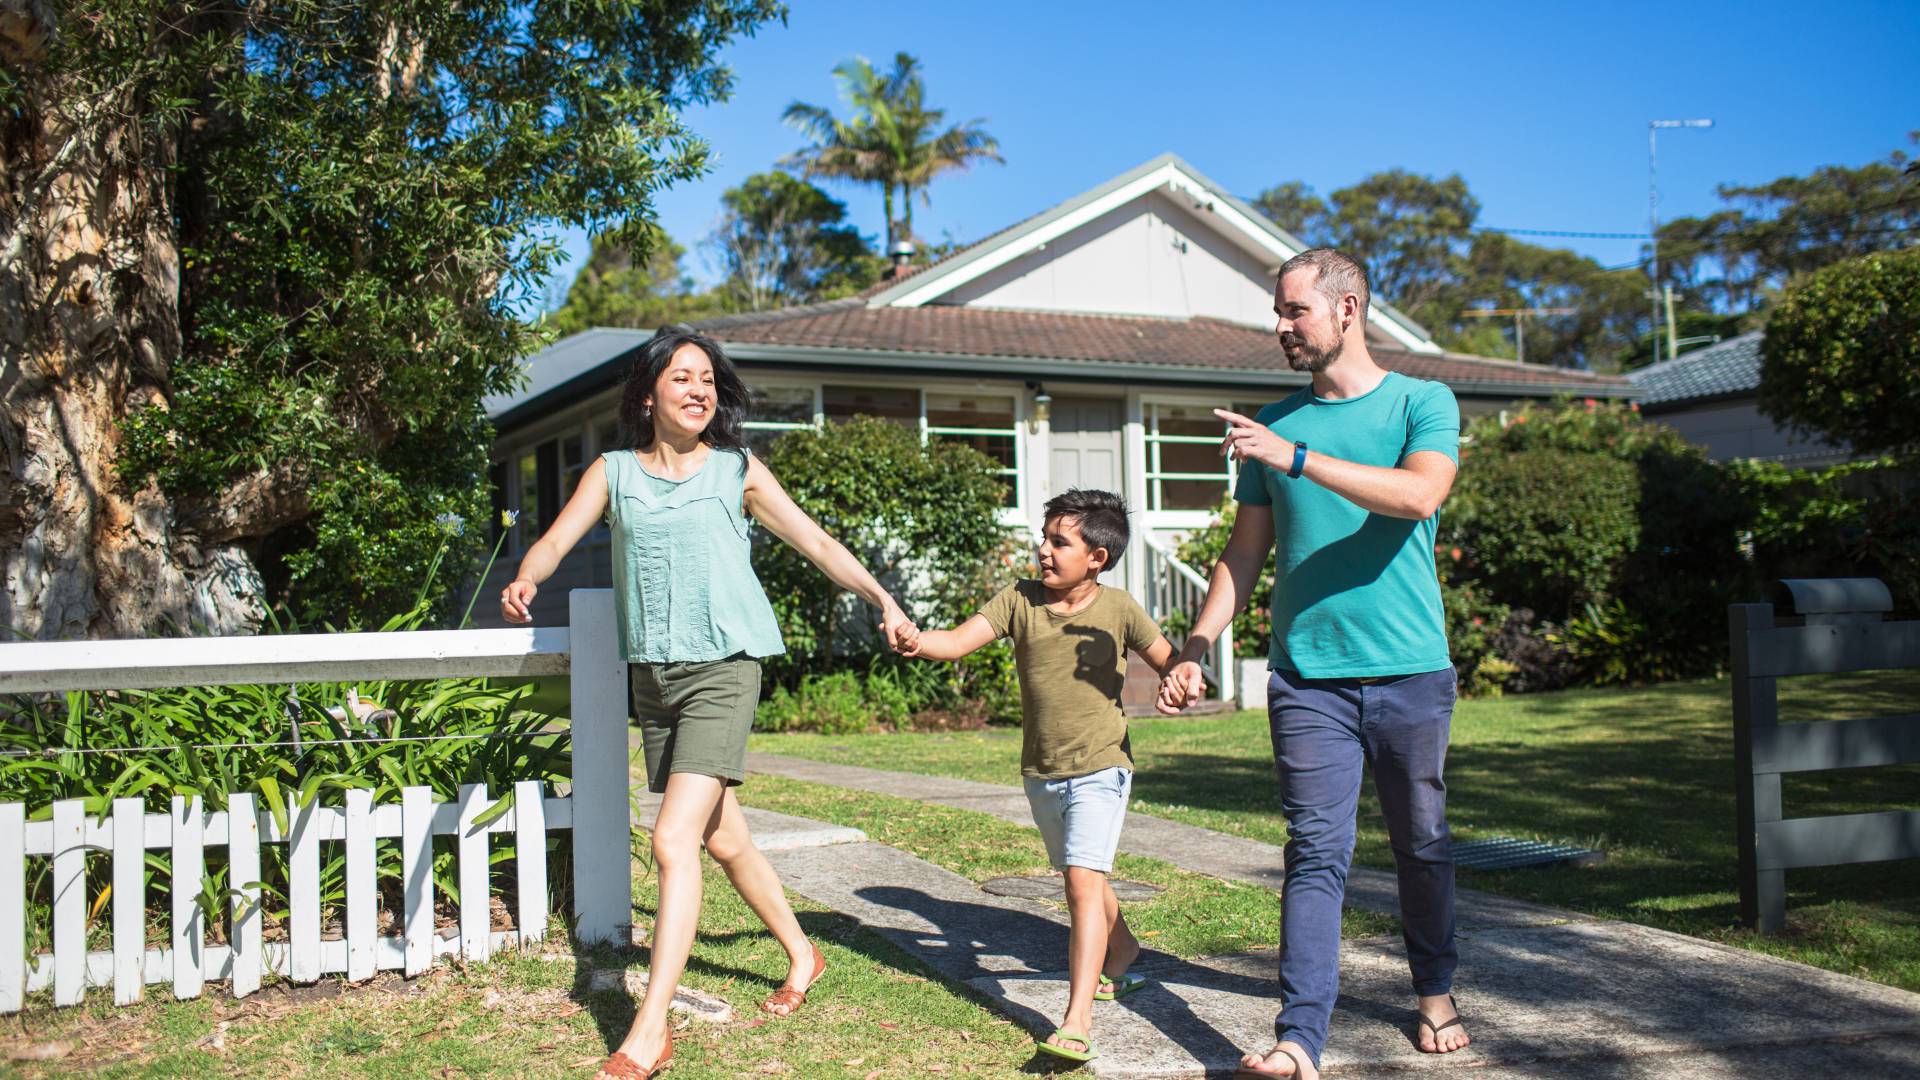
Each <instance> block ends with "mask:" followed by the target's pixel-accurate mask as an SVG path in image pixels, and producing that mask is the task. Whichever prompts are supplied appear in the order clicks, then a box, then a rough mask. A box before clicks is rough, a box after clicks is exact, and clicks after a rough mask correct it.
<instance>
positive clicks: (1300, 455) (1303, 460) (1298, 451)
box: [1287, 442, 1307, 480]
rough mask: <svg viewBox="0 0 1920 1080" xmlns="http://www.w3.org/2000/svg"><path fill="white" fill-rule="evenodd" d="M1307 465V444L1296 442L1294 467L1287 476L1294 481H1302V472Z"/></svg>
mask: <svg viewBox="0 0 1920 1080" xmlns="http://www.w3.org/2000/svg"><path fill="white" fill-rule="evenodd" d="M1306 465H1307V444H1306V443H1303V442H1296V443H1294V444H1293V467H1292V468H1290V469H1288V470H1287V476H1288V477H1289V478H1291V479H1294V480H1298V479H1300V470H1301V469H1303V468H1306Z"/></svg>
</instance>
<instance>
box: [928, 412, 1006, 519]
mask: <svg viewBox="0 0 1920 1080" xmlns="http://www.w3.org/2000/svg"><path fill="white" fill-rule="evenodd" d="M926 418H927V424H926V432H927V438H929V439H950V440H952V441H954V442H963V443H966V444H967V445H968V446H971V447H973V448H974V449H975V450H978V451H980V452H981V453H983V454H985V455H987V456H988V457H990V458H992V459H993V460H995V461H997V462H999V463H1000V483H1001V485H1002V487H1003V489H1004V492H1003V494H1002V495H1001V504H1002V505H1003V506H1012V505H1014V504H1015V503H1016V502H1017V501H1018V496H1017V493H1018V491H1019V487H1020V459H1019V444H1020V439H1019V433H1018V431H1017V430H1016V429H1015V427H1014V419H1013V399H1012V398H1011V397H994V396H990V395H985V394H939V393H934V392H932V391H929V392H928V393H927V411H926Z"/></svg>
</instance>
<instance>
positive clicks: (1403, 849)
mask: <svg viewBox="0 0 1920 1080" xmlns="http://www.w3.org/2000/svg"><path fill="white" fill-rule="evenodd" d="M1455 692H1456V685H1455V678H1454V672H1453V669H1452V668H1447V669H1445V670H1442V671H1429V672H1425V673H1423V674H1419V675H1402V676H1390V677H1387V678H1383V679H1367V680H1360V679H1303V678H1301V677H1300V676H1299V675H1298V674H1297V673H1295V672H1291V671H1274V672H1273V673H1272V675H1271V676H1270V677H1269V679H1268V680H1267V720H1268V726H1269V728H1270V730H1271V732H1272V735H1273V760H1274V768H1275V770H1276V771H1277V772H1278V774H1279V778H1280V808H1281V811H1282V813H1284V814H1285V815H1286V819H1287V854H1286V860H1287V867H1286V887H1285V889H1284V890H1283V892H1282V893H1281V916H1280V1001H1281V1008H1282V1011H1281V1013H1280V1016H1279V1018H1278V1019H1277V1020H1276V1021H1274V1031H1275V1033H1276V1034H1277V1035H1278V1036H1279V1038H1280V1039H1282V1040H1291V1041H1293V1042H1295V1043H1298V1044H1299V1045H1300V1046H1303V1047H1305V1048H1306V1050H1307V1052H1308V1053H1309V1054H1311V1055H1312V1056H1313V1061H1314V1064H1315V1066H1316V1067H1317V1066H1318V1065H1319V1063H1320V1051H1321V1049H1322V1048H1323V1047H1325V1046H1326V1042H1327V1023H1328V1021H1329V1019H1330V1018H1331V1017H1332V1015H1333V1003H1334V1000H1335V999H1336V998H1337V997H1339V994H1340V904H1341V900H1342V897H1343V896H1344V894H1345V893H1346V886H1347V867H1348V866H1349V865H1350V864H1351V863H1352V861H1353V845H1354V834H1355V822H1356V819H1357V816H1358V808H1359V802H1360V780H1361V774H1362V772H1364V771H1365V769H1367V768H1368V767H1371V768H1372V770H1373V782H1374V787H1375V789H1376V790H1377V791H1378V792H1379V795H1380V809H1381V811H1382V812H1383V814H1384V816H1385V817H1386V821H1387V835H1388V837H1389V838H1390V839H1391V840H1392V843H1393V858H1394V864H1395V866H1396V867H1397V868H1398V870H1399V877H1400V923H1401V931H1402V934H1403V935H1404V937H1405V939H1406V943H1407V961H1408V966H1409V967H1411V968H1412V969H1413V989H1414V992H1415V993H1417V994H1423V995H1425V994H1444V993H1447V992H1448V991H1449V990H1450V989H1451V988H1452V986H1453V969H1454V964H1455V962H1456V960H1457V959H1458V954H1457V952H1456V950H1455V948H1454V942H1453V854H1452V851H1451V849H1450V846H1449V837H1448V832H1447V785H1446V782H1445V781H1444V780H1443V779H1442V778H1441V774H1442V772H1443V771H1444V769H1445V766H1446V761H1447V736H1448V732H1449V730H1450V729H1451V727H1452V723H1453V701H1454V695H1455Z"/></svg>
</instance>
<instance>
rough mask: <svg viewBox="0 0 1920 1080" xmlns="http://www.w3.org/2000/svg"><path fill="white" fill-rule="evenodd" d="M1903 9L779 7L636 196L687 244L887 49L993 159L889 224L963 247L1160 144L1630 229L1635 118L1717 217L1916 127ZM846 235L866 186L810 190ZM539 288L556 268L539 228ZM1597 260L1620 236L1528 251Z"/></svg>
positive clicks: (1701, 208) (1918, 10)
mask: <svg viewBox="0 0 1920 1080" xmlns="http://www.w3.org/2000/svg"><path fill="white" fill-rule="evenodd" d="M1917 45H1920V3H1913V2H1911V0H1909V2H1906V3H1825V4H1819V5H1807V4H1787V3H1772V2H1749V3H1739V4H1734V3H1718V4H1706V3H1687V2H1684V0H1682V2H1677V3H1676V2H1673V0H1669V2H1666V3H1604V4H1594V3H1584V4H1578V5H1575V4H1564V3H1536V4H1521V3H1509V4H1446V5H1436V4H1431V3H1427V4H1412V3H1407V4H1401V3H1392V4H1388V3H1366V4H1355V5H1350V6H1349V5H1344V4H1294V3H1288V4H1281V3H1205V2H1198V0H1193V2H1188V3H1184V4H1164V3H1161V4H1148V3H1130V2H1110V3H1066V2H1051V3H1050V2H1045V0H1039V2H1036V0H1026V2H1023V3H1003V2H999V0H966V2H964V3H949V4H934V3H925V2H913V0H893V2H891V3H869V2H865V0H858V2H856V0H831V2H819V0H815V2H808V0H794V2H793V11H792V14H791V16H790V17H789V19H788V21H787V25H785V26H784V27H783V26H779V25H777V24H776V25H773V26H770V27H767V28H765V29H763V30H762V31H761V32H760V33H759V34H758V35H757V36H756V37H754V38H750V39H745V40H742V41H740V42H738V43H736V44H735V45H733V46H731V47H729V48H728V49H727V50H726V52H725V54H724V56H725V59H726V62H727V63H728V64H729V65H730V66H731V67H732V68H733V69H734V72H735V75H736V79H737V85H736V88H735V93H734V96H733V97H732V98H731V99H730V100H729V101H727V102H725V103H723V104H720V105H716V106H711V107H704V108H700V109H696V110H693V111H691V112H690V113H689V115H688V120H689V122H690V123H691V125H692V127H693V129H694V130H695V131H697V132H698V133H699V134H700V135H701V136H703V137H704V138H706V139H707V140H708V141H709V142H710V143H711V144H712V146H713V148H714V151H715V168H714V169H713V171H712V173H711V174H710V175H709V176H708V177H706V178H705V179H704V180H702V181H700V182H698V183H694V184H688V185H683V186H680V187H678V188H675V189H672V190H669V191H667V192H665V193H663V194H662V195H661V196H660V198H659V201H658V209H659V212H660V218H661V222H662V224H663V225H664V226H665V227H666V229H667V231H668V232H669V233H671V234H672V235H673V236H674V237H675V238H676V239H677V240H679V241H680V242H681V243H682V244H685V245H686V246H687V247H688V248H689V249H691V254H690V255H689V257H688V259H687V261H686V264H685V265H686V268H687V269H688V270H689V271H690V272H691V273H693V274H694V276H695V277H696V278H697V279H699V280H701V281H702V282H706V281H710V280H711V279H712V278H713V277H714V276H715V275H714V274H713V272H712V269H711V268H710V267H709V266H708V265H707V263H706V261H705V260H704V259H703V258H702V257H701V253H700V241H701V239H702V238H703V237H704V236H705V235H706V234H707V233H709V232H710V231H711V230H712V228H713V225H714V222H715V220H716V218H717V216H718V212H719V199H720V193H721V192H722V191H723V190H725V189H726V188H728V187H730V186H732V185H734V184H736V183H738V182H739V181H740V180H741V179H743V178H745V177H746V176H748V175H750V174H751V173H754V172H757V171H760V170H763V169H766V168H769V167H771V166H772V165H773V163H774V162H776V161H777V160H779V159H780V158H781V157H782V156H784V155H786V154H788V153H790V152H792V151H793V150H795V149H797V148H798V147H799V146H800V145H801V139H800V137H799V135H798V133H796V132H794V131H793V130H792V129H790V128H788V127H786V126H785V125H784V124H782V123H781V121H780V114H781V112H782V110H784V109H785V107H786V106H787V104H788V103H789V102H791V101H793V100H796V99H798V100H805V101H811V102H815V103H818V104H829V105H831V106H832V107H833V108H834V109H835V111H836V112H844V109H845V104H844V103H843V102H841V101H839V99H838V98H837V96H836V95H837V86H836V84H835V82H834V81H833V79H832V76H831V74H830V71H831V69H832V67H833V65H834V64H835V63H837V62H838V61H839V60H841V59H842V58H844V57H847V56H852V55H856V54H857V55H863V56H866V57H868V58H869V59H871V60H873V61H874V62H875V64H876V65H880V64H883V63H890V61H891V58H892V56H893V54H894V53H895V52H896V51H899V50H905V51H907V52H911V53H913V54H915V55H917V56H919V57H920V58H921V60H922V61H923V63H924V67H925V71H926V78H927V88H928V97H929V100H930V102H931V103H932V104H934V105H936V106H942V107H945V108H946V109H947V110H948V117H949V119H964V118H974V117H978V118H981V119H983V120H984V121H985V126H986V128H987V130H989V131H990V132H992V133H993V134H994V135H995V136H997V137H998V138H999V140H1000V144H1001V147H1002V150H1003V152H1004V154H1005V156H1006V159H1007V163H1006V164H1005V165H991V164H989V165H985V166H982V167H979V168H977V169H975V170H973V171H971V172H966V173H957V174H949V175H948V176H946V177H944V178H942V179H941V180H938V181H936V182H935V183H934V185H933V187H932V190H931V195H932V199H933V202H932V205H931V206H930V207H928V206H924V205H921V206H916V207H915V208H914V225H915V229H916V231H917V232H919V233H920V234H921V235H923V236H928V237H932V238H936V239H940V238H949V237H950V238H951V239H954V240H958V241H963V242H964V241H971V240H974V239H978V238H979V237H981V236H983V235H985V234H987V233H989V232H992V231H994V230H996V229H999V228H1002V227H1004V226H1006V225H1008V224H1011V223H1012V222H1014V221H1017V220H1019V219H1021V218H1023V217H1026V216H1028V215H1030V214H1033V213H1037V212H1038V211H1040V210H1043V209H1045V208H1046V207H1048V206H1051V205H1053V204H1054V203H1057V202H1059V201H1061V200H1063V199H1066V198H1069V197H1071V196H1073V195H1075V194H1077V193H1078V192H1080V191H1083V190H1085V189H1087V188H1090V187H1093V186H1094V185H1096V184H1099V183H1101V182H1102V181H1104V180H1107V179H1108V178H1110V177H1112V176H1114V175H1116V174H1118V173H1121V172H1123V171H1125V170H1127V169H1129V168H1131V167H1133V166H1135V165H1138V164H1139V163H1141V162H1143V161H1145V160H1147V159H1148V158H1150V157H1153V156H1154V155H1156V154H1159V153H1161V152H1163V151H1168V150H1171V151H1173V152H1175V153H1177V154H1179V155H1181V156H1182V157H1184V158H1186V159H1187V160H1188V161H1190V162H1192V163H1193V165H1194V166H1195V167H1196V168H1198V169H1199V170H1200V171H1201V172H1203V173H1206V174H1207V175H1209V176H1211V177H1212V178H1213V179H1214V180H1216V181H1218V182H1219V183H1221V184H1223V185H1225V186H1227V187H1229V188H1230V189H1232V190H1233V192H1234V193H1235V194H1239V195H1243V196H1252V195H1254V194H1257V193H1258V192H1259V191H1261V190H1263V189H1264V188H1266V187H1269V186H1271V185H1273V184H1276V183H1279V182H1281V181H1284V180H1290V179H1299V180H1303V181H1305V182H1306V183H1308V184H1310V185H1312V186H1313V188H1314V189H1315V190H1316V191H1318V192H1320V193H1321V194H1323V195H1324V194H1326V193H1328V192H1331V191H1333V190H1335V189H1337V188H1340V187H1342V186H1345V185H1347V184H1350V183H1352V182H1354V181H1355V180H1357V179H1359V178H1361V177H1363V176H1365V175H1367V174H1369V173H1371V172H1375V171H1377V170H1381V169H1388V168H1394V167H1400V168H1405V169H1408V170H1411V171H1414V172H1420V173H1428V174H1434V175H1446V174H1448V173H1453V172H1458V173H1460V174H1461V175H1462V176H1464V177H1465V178H1466V180H1467V182H1468V184H1469V185H1470V186H1471V188H1472V190H1473V192H1474V194H1475V195H1476V196H1478V197H1479V199H1480V201H1481V202H1482V204H1483V206H1484V209H1483V211H1482V214H1481V218H1480V220H1481V223H1482V224H1486V225H1496V226H1505V227H1510V228H1533V229H1556V230H1574V231H1591V232H1635V233H1638V232H1645V231H1646V226H1647V121H1649V120H1651V119H1655V118H1679V117H1710V118H1712V119H1713V120H1714V123H1715V126H1714V127H1713V128H1712V129H1711V130H1708V131H1677V132H1671V131H1670V132H1663V133H1662V134H1661V138H1660V195H1661V217H1662V219H1663V220H1664V219H1666V218H1670V217H1674V216H1680V215H1685V214H1692V213H1702V212H1706V211H1710V210H1713V209H1716V208H1718V207H1719V206H1720V203H1719V201H1718V200H1717V199H1716V198H1715V196H1714V187H1715V185H1716V184H1719V183H1722V182H1728V181H1734V182H1758V181H1764V180H1770V179H1773V178H1774V177H1777V176H1781V175H1787V174H1804V173H1806V172H1808V171H1810V170H1812V169H1815V168H1817V167H1819V166H1821V165H1826V164H1835V163H1842V164H1850V165H1857V164H1862V163H1864V162H1867V161H1870V160H1874V159H1878V158H1883V157H1885V156H1886V155H1887V154H1888V153H1889V152H1891V151H1893V150H1895V149H1908V148H1910V147H1909V143H1908V140H1907V133H1908V132H1909V131H1911V130H1914V129H1920V89H1916V86H1920V66H1917V65H1916V64H1915V63H1914V60H1913V54H1914V49H1915V47H1916V46H1917ZM826 187H827V190H828V191H829V192H831V193H832V194H833V195H834V196H835V197H836V198H840V199H843V200H844V201H845V202H846V203H847V206H848V211H849V216H850V217H851V218H852V220H853V221H854V223H855V224H857V225H858V226H859V227H860V228H861V230H862V231H864V232H867V233H870V234H878V233H879V231H880V228H881V216H882V215H881V211H880V207H879V196H878V194H877V193H871V192H869V191H866V190H864V189H858V188H853V187H849V186H844V185H832V184H829V185H826ZM565 241H566V246H567V250H568V254H569V260H568V263H567V265H566V266H565V267H563V268H562V269H561V271H560V272H559V273H558V274H557V275H556V278H555V281H554V283H553V284H554V287H555V289H556V291H557V292H561V293H563V292H564V290H565V286H566V283H567V282H570V281H571V280H572V278H573V275H574V273H575V271H576V270H577V269H578V267H579V264H580V263H581V261H583V260H584V258H585V254H586V249H587V241H586V237H585V236H584V235H583V234H577V233H576V234H569V235H567V236H566V238H565ZM1536 242H1541V243H1552V244H1556V245H1562V246H1567V247H1572V248H1574V249H1575V250H1577V251H1581V252H1583V253H1586V254H1589V255H1592V256H1593V257H1595V258H1597V259H1599V260H1600V261H1602V262H1603V263H1605V264H1608V265H1615V264H1620V263H1627V262H1631V261H1633V260H1634V259H1635V258H1636V257H1637V252H1638V244H1639V242H1638V241H1634V240H1581V239H1557V240H1536Z"/></svg>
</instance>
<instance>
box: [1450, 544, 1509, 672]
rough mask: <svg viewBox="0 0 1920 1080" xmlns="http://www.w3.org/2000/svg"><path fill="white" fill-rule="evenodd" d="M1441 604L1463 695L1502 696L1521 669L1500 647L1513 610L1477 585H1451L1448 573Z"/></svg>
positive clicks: (1454, 665) (1451, 654) (1451, 653)
mask: <svg viewBox="0 0 1920 1080" xmlns="http://www.w3.org/2000/svg"><path fill="white" fill-rule="evenodd" d="M1443 561H1444V560H1443ZM1440 602H1441V605H1442V607H1443V608H1444V609H1445V611H1446V619H1447V651H1448V653H1449V654H1450V658H1451V659H1452V661H1453V667H1454V670H1455V671H1456V672H1458V673H1459V676H1460V692H1461V693H1462V694H1464V695H1466V696H1467V697H1498V696H1499V695H1500V692H1501V690H1503V689H1504V688H1505V687H1506V684H1507V682H1508V680H1509V679H1511V678H1512V677H1513V676H1514V675H1515V674H1516V673H1517V672H1518V670H1519V668H1518V666H1517V665H1515V664H1514V662H1513V661H1512V660H1509V659H1508V658H1507V657H1505V656H1503V655H1501V652H1500V648H1499V635H1500V632H1501V630H1502V629H1504V628H1505V626H1506V625H1507V619H1508V617H1509V616H1510V615H1511V613H1512V612H1511V609H1510V608H1508V607H1507V605H1505V604H1502V603H1500V602H1499V601H1497V600H1494V599H1493V598H1492V597H1490V596H1489V595H1488V594H1487V592H1486V591H1485V590H1484V589H1482V588H1479V587H1477V586H1475V585H1471V584H1468V585H1454V584H1451V583H1450V582H1448V581H1447V575H1446V571H1445V570H1442V571H1441V575H1440Z"/></svg>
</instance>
